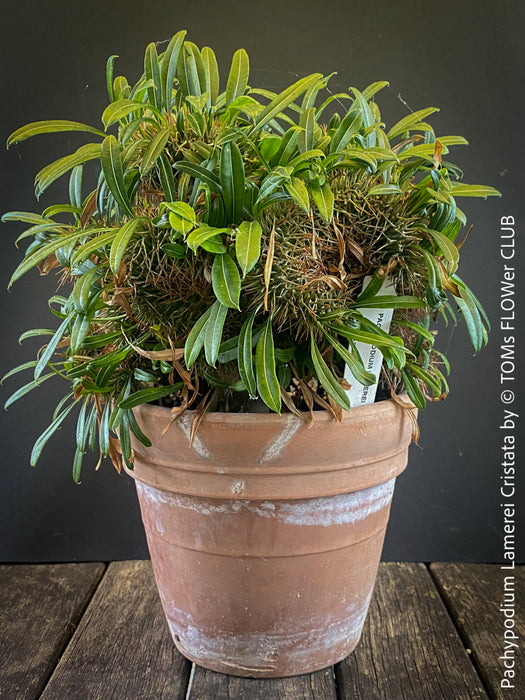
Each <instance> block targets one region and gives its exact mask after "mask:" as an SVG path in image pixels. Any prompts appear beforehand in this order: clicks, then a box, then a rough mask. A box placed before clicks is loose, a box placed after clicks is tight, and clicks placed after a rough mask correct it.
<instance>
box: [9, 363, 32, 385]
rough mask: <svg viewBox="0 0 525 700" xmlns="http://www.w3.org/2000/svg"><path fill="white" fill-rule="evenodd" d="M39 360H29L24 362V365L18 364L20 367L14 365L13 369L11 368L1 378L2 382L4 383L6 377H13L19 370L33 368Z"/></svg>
mask: <svg viewBox="0 0 525 700" xmlns="http://www.w3.org/2000/svg"><path fill="white" fill-rule="evenodd" d="M37 362H38V360H30V361H29V362H24V364H22V365H18V367H13V369H11V370H9V372H7V374H4V376H3V377H2V379H0V384H3V383H4V382H5V380H6V379H9V377H12V376H13V375H14V374H18V372H23V371H24V370H26V369H31V368H32V367H34V366H35V365H36V363H37Z"/></svg>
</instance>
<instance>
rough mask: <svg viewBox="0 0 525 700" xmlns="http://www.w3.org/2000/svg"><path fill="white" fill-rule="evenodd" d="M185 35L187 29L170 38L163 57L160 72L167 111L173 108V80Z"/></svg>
mask: <svg viewBox="0 0 525 700" xmlns="http://www.w3.org/2000/svg"><path fill="white" fill-rule="evenodd" d="M185 36H186V31H185V30H183V31H181V32H178V33H177V34H175V36H174V37H172V39H171V40H170V43H169V44H168V47H167V49H166V51H165V52H164V56H163V58H162V62H161V66H160V73H161V80H162V86H163V95H164V108H165V110H166V112H169V111H170V110H171V100H172V93H173V82H174V80H175V73H176V71H177V64H178V62H179V56H180V51H181V48H182V46H183V44H184V38H185Z"/></svg>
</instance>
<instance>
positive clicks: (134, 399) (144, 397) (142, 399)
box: [119, 383, 182, 410]
mask: <svg viewBox="0 0 525 700" xmlns="http://www.w3.org/2000/svg"><path fill="white" fill-rule="evenodd" d="M180 389H182V383H179V384H170V385H169V386H159V387H153V388H151V389H141V390H140V391H136V392H135V393H134V394H130V395H129V396H128V397H127V398H125V399H124V400H123V401H120V402H119V408H120V409H122V410H127V409H130V408H135V406H139V405H140V404H143V403H149V402H151V401H156V400H157V399H162V398H164V397H165V396H168V394H174V393H175V392H176V391H179V390H180Z"/></svg>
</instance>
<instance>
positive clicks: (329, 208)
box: [308, 180, 334, 224]
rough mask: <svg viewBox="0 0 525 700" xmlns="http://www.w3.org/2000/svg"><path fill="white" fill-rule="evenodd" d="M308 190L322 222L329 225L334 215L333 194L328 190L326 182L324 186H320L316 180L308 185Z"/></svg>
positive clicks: (328, 185) (328, 186)
mask: <svg viewBox="0 0 525 700" xmlns="http://www.w3.org/2000/svg"><path fill="white" fill-rule="evenodd" d="M308 189H309V192H310V194H311V195H312V199H313V200H314V203H315V205H316V206H317V208H318V209H319V213H320V214H321V216H322V217H323V219H324V221H325V222H326V223H327V224H329V223H330V221H331V220H332V216H333V213H334V193H333V192H332V190H331V189H330V184H329V182H328V180H326V182H325V183H324V185H320V184H319V183H318V182H317V181H316V180H311V181H310V182H309V183H308Z"/></svg>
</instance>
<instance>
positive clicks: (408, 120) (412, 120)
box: [387, 107, 439, 140]
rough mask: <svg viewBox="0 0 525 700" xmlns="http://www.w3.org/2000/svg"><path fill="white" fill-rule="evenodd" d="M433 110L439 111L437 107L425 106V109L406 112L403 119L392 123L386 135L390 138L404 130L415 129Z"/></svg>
mask: <svg viewBox="0 0 525 700" xmlns="http://www.w3.org/2000/svg"><path fill="white" fill-rule="evenodd" d="M434 112H439V109H437V107H427V108H426V109H419V110H418V111H417V112H411V113H410V114H407V116H406V117H403V119H401V120H400V121H398V122H397V123H396V124H394V126H393V127H392V128H391V129H390V131H389V132H388V134H387V137H388V138H389V139H390V140H392V139H393V138H394V137H396V136H399V135H400V134H403V133H405V131H410V130H412V129H416V130H417V126H418V123H419V122H420V121H422V120H423V119H426V117H428V116H429V115H430V114H434Z"/></svg>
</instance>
